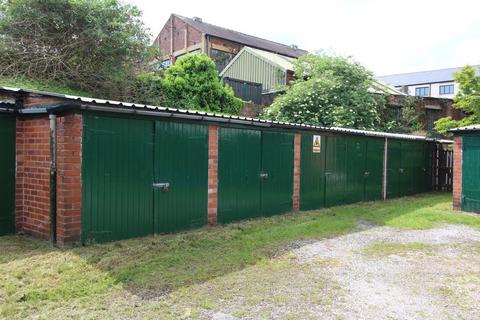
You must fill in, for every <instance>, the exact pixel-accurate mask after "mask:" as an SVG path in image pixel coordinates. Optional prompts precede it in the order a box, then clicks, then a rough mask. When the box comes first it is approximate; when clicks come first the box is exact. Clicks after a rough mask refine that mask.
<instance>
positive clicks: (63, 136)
mask: <svg viewBox="0 0 480 320" xmlns="http://www.w3.org/2000/svg"><path fill="white" fill-rule="evenodd" d="M82 126H83V121H82V116H81V115H78V114H76V115H75V114H72V115H67V116H65V117H58V118H57V241H58V242H59V243H60V244H63V243H65V242H72V241H79V240H80V235H81V206H82Z"/></svg>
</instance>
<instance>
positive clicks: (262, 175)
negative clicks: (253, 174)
mask: <svg viewBox="0 0 480 320" xmlns="http://www.w3.org/2000/svg"><path fill="white" fill-rule="evenodd" d="M260 178H262V179H268V173H260Z"/></svg>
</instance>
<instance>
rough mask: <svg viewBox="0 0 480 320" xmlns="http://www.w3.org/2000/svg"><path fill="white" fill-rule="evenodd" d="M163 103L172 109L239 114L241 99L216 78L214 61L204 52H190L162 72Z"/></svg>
mask: <svg viewBox="0 0 480 320" xmlns="http://www.w3.org/2000/svg"><path fill="white" fill-rule="evenodd" d="M162 87H163V94H164V99H165V100H164V104H165V105H166V106H168V107H172V108H186V109H197V110H204V111H210V112H221V113H227V114H238V113H239V112H240V108H241V106H242V104H243V101H242V100H241V99H239V98H236V97H235V96H234V94H233V90H232V88H231V87H229V86H227V85H225V84H224V83H222V81H221V80H220V79H219V78H218V72H217V70H216V68H215V63H214V62H213V61H212V60H211V59H210V58H209V57H208V56H206V55H204V54H196V53H191V54H187V55H185V56H183V57H182V58H180V59H178V60H177V61H176V62H175V64H174V65H172V66H171V67H169V68H168V69H167V70H166V71H165V77H164V79H163V80H162Z"/></svg>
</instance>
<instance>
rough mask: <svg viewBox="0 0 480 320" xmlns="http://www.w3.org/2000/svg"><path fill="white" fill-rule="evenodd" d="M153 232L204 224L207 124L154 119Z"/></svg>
mask: <svg viewBox="0 0 480 320" xmlns="http://www.w3.org/2000/svg"><path fill="white" fill-rule="evenodd" d="M154 159H155V161H154V167H155V169H154V171H155V183H169V187H168V191H167V190H163V189H162V188H154V189H153V190H154V191H153V192H154V208H155V209H154V221H155V233H164V232H172V231H177V230H182V229H188V228H193V227H199V226H203V225H205V224H206V223H207V196H208V127H207V126H205V125H197V124H188V123H176V122H162V121H156V122H155V158H154Z"/></svg>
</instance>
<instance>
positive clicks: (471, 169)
mask: <svg viewBox="0 0 480 320" xmlns="http://www.w3.org/2000/svg"><path fill="white" fill-rule="evenodd" d="M479 181H480V137H479V136H465V137H463V166H462V209H463V210H465V211H472V212H480V182H479Z"/></svg>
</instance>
